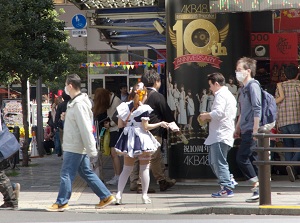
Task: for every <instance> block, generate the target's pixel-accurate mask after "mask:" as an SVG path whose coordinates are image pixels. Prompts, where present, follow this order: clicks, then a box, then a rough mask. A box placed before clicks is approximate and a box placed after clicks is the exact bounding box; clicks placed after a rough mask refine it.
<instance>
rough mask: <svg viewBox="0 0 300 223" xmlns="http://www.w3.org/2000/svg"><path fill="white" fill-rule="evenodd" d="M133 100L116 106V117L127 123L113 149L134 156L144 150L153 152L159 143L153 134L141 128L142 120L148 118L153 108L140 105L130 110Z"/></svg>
mask: <svg viewBox="0 0 300 223" xmlns="http://www.w3.org/2000/svg"><path fill="white" fill-rule="evenodd" d="M132 108H133V101H130V102H123V103H121V104H120V105H119V106H118V107H117V111H118V117H119V118H120V119H122V120H123V121H124V122H126V120H127V118H128V121H127V124H126V126H125V128H124V130H123V133H122V134H121V135H120V137H119V139H118V141H117V143H116V145H115V149H116V152H117V153H118V154H123V155H125V154H126V155H128V156H130V157H132V158H133V157H136V156H138V155H141V154H143V153H144V152H149V153H150V154H151V153H154V152H155V151H156V150H157V148H158V147H159V146H160V143H159V142H158V141H157V140H156V139H155V138H154V136H153V135H152V134H151V133H150V132H149V131H145V130H144V129H143V128H142V120H148V121H149V120H150V118H149V114H150V113H151V112H152V111H153V109H152V108H151V107H150V106H149V105H140V106H139V107H138V108H137V109H136V110H134V111H133V112H131V110H132Z"/></svg>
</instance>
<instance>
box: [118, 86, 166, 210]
mask: <svg viewBox="0 0 300 223" xmlns="http://www.w3.org/2000/svg"><path fill="white" fill-rule="evenodd" d="M146 95H147V89H146V88H145V87H144V84H143V83H141V82H140V83H139V84H138V85H136V86H135V87H134V88H133V91H132V92H131V93H130V95H129V99H130V101H129V102H123V103H122V104H121V105H119V106H118V107H117V111H118V117H119V120H118V126H119V128H122V127H124V130H123V132H122V134H121V136H120V138H119V140H118V142H117V144H116V146H115V149H116V151H117V152H118V153H119V154H122V155H124V166H123V171H122V173H121V175H120V178H119V183H118V193H117V195H116V204H121V202H122V193H123V190H124V188H125V185H126V182H127V180H128V177H129V175H130V174H131V172H132V170H133V166H134V161H135V159H136V158H138V159H139V161H140V175H141V181H142V202H143V203H144V204H150V203H151V200H150V198H149V197H148V195H147V191H148V188H149V183H150V175H149V168H150V159H151V155H152V154H153V153H154V152H155V151H156V149H157V148H159V146H160V143H159V142H158V141H157V140H156V139H155V137H154V136H153V135H152V134H151V133H150V132H149V130H151V129H154V128H157V127H159V126H160V127H164V128H168V123H167V122H159V123H155V124H149V123H148V121H149V119H150V118H149V114H150V113H151V112H152V111H153V109H152V108H151V107H150V106H149V105H144V104H143V103H142V102H144V101H145V100H146Z"/></svg>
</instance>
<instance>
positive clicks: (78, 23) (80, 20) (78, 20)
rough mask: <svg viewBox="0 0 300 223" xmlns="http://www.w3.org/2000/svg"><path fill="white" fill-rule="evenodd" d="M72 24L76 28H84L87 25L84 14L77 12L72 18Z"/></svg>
mask: <svg viewBox="0 0 300 223" xmlns="http://www.w3.org/2000/svg"><path fill="white" fill-rule="evenodd" d="M72 25H73V26H74V28H75V29H82V28H84V27H85V26H86V18H85V16H84V15H82V14H76V15H74V16H73V18H72Z"/></svg>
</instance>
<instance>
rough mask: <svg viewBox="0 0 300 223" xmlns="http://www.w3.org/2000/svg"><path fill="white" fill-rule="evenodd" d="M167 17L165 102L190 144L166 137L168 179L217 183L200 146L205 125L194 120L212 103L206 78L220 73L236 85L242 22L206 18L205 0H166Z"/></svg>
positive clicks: (217, 16)
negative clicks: (206, 180) (210, 180)
mask: <svg viewBox="0 0 300 223" xmlns="http://www.w3.org/2000/svg"><path fill="white" fill-rule="evenodd" d="M166 12H167V13H166V14H167V30H168V32H167V59H168V61H167V72H166V73H167V102H168V105H169V106H170V108H171V110H172V113H173V115H174V118H175V120H176V122H177V124H178V126H179V127H180V129H181V131H182V132H183V134H184V136H185V137H186V139H187V140H188V142H186V141H185V140H182V139H180V138H179V137H178V136H177V135H176V134H174V133H170V134H169V145H170V146H171V148H170V150H169V175H170V177H171V178H175V179H178V180H180V179H185V180H195V179H203V178H215V177H214V174H213V173H212V171H211V168H210V166H209V163H208V151H209V146H206V145H204V140H205V138H206V137H207V134H208V124H203V125H199V123H198V121H197V117H198V115H199V114H200V113H201V112H205V111H206V112H209V111H210V108H211V106H212V103H213V100H214V95H213V94H212V92H211V91H210V89H209V85H208V82H207V75H208V74H210V73H213V72H220V73H222V74H223V75H224V76H225V78H226V82H228V79H229V77H231V78H233V79H234V80H235V78H234V76H235V73H234V71H235V64H236V61H237V59H238V57H240V55H243V54H242V53H241V52H240V50H242V49H244V48H243V47H242V46H241V44H242V42H243V41H241V40H242V36H243V35H242V27H243V26H242V25H241V24H240V23H242V22H243V20H242V19H240V17H241V14H239V13H236V14H213V13H209V1H203V0H202V1H199V0H178V1H176V3H175V1H172V0H168V1H167V3H166ZM229 16H232V18H230V17H229ZM234 29H235V30H240V32H233V31H232V30H234ZM249 43H250V41H249ZM235 84H236V83H235Z"/></svg>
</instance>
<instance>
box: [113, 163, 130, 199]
mask: <svg viewBox="0 0 300 223" xmlns="http://www.w3.org/2000/svg"><path fill="white" fill-rule="evenodd" d="M132 169H133V166H125V165H124V166H123V170H122V173H121V175H120V177H119V182H118V193H117V195H116V197H117V198H121V197H122V193H123V190H124V188H125V185H126V183H127V180H128V177H129V176H130V174H131V172H132Z"/></svg>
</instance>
